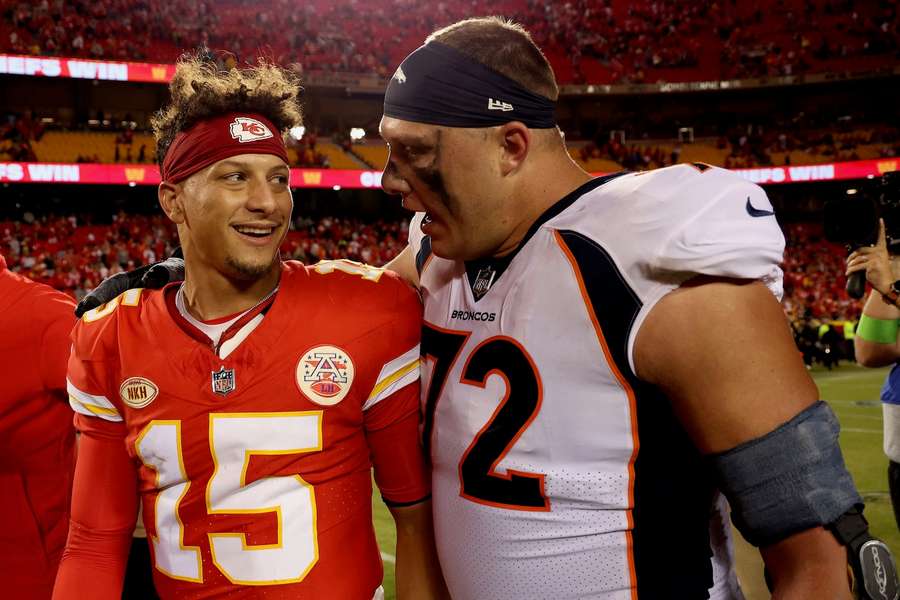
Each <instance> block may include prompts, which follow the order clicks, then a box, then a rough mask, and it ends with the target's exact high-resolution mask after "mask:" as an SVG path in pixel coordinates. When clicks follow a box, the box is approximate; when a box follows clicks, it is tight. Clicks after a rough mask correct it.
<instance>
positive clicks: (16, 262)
mask: <svg viewBox="0 0 900 600" xmlns="http://www.w3.org/2000/svg"><path fill="white" fill-rule="evenodd" d="M108 221H109V222H108V223H99V222H98V218H97V217H96V216H95V215H90V214H69V215H63V216H60V215H56V216H54V215H51V216H44V217H35V215H33V214H31V213H25V214H24V218H22V219H21V220H17V221H5V222H0V253H2V254H3V255H4V256H5V257H6V260H7V262H8V263H9V267H10V269H12V270H14V271H17V272H21V273H22V274H23V275H26V276H28V277H30V278H32V279H34V280H36V281H41V282H44V283H47V284H49V285H51V286H53V287H55V288H57V289H60V290H63V291H65V292H66V293H68V294H70V295H72V296H73V297H75V298H78V299H80V298H81V297H82V296H83V295H84V294H85V293H86V292H87V291H88V290H90V289H91V288H92V287H94V286H95V285H97V283H99V281H100V280H101V279H103V278H105V277H108V276H109V275H112V274H115V273H117V272H119V271H121V270H128V269H133V268H135V266H139V265H142V264H147V263H151V262H154V261H156V260H159V259H160V257H165V256H168V255H170V254H171V253H172V251H173V250H174V247H173V244H174V243H175V239H176V235H175V229H174V227H173V226H172V224H171V223H170V222H169V221H168V220H167V219H165V217H164V216H163V215H153V216H147V215H138V214H127V213H125V212H121V211H120V212H119V213H117V214H115V215H113V216H112V217H111V219H108ZM407 227H408V223H407V222H406V221H404V220H396V221H393V220H392V221H378V222H375V223H366V222H363V221H360V220H358V219H354V218H345V217H330V216H329V217H322V218H319V219H310V218H308V217H297V218H296V219H295V220H294V223H293V227H292V228H291V231H290V232H289V233H288V237H287V239H286V240H285V243H284V245H283V246H282V253H283V255H284V256H285V257H288V258H294V259H297V260H301V261H303V262H307V263H310V262H316V261H319V260H326V259H334V258H349V259H351V260H357V261H361V262H365V263H369V264H375V265H379V264H384V263H386V262H387V261H389V260H390V259H392V258H393V257H394V256H396V255H397V253H399V252H400V250H402V249H403V246H404V245H405V243H406V237H407V232H408V230H407ZM784 231H785V236H786V238H787V245H788V249H787V252H786V253H785V261H784V287H785V296H784V302H783V304H784V308H785V311H786V313H787V314H788V315H789V316H790V318H791V320H792V321H800V320H804V319H807V320H808V319H819V320H827V319H837V318H841V319H850V320H855V319H857V318H858V317H859V311H860V306H859V303H858V302H857V301H855V300H853V299H851V298H849V297H848V296H847V293H846V291H845V290H844V285H845V282H846V280H845V278H844V276H843V270H844V257H845V254H846V252H845V251H844V249H843V248H842V247H840V246H839V245H836V244H832V243H829V242H827V241H825V239H824V237H823V234H822V228H821V226H818V225H815V224H788V225H786V226H785V227H784Z"/></svg>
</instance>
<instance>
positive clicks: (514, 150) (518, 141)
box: [498, 121, 533, 175]
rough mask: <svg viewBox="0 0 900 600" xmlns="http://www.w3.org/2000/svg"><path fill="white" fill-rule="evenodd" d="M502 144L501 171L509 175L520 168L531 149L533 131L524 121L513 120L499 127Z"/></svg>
mask: <svg viewBox="0 0 900 600" xmlns="http://www.w3.org/2000/svg"><path fill="white" fill-rule="evenodd" d="M498 136H499V141H500V144H501V145H502V146H503V154H502V156H501V158H500V172H501V174H502V175H508V174H510V173H512V172H514V171H516V170H518V169H519V168H520V167H521V166H522V163H524V162H525V158H526V157H527V156H528V152H529V151H530V150H531V144H532V141H533V138H532V136H531V131H530V130H529V129H528V127H526V126H525V124H524V123H521V122H519V121H511V122H509V123H507V124H505V125H501V126H500V127H499V128H498Z"/></svg>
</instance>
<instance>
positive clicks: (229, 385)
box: [212, 365, 234, 396]
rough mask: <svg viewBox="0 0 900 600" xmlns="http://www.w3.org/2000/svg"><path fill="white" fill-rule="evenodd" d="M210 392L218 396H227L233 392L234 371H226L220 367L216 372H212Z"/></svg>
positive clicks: (223, 367)
mask: <svg viewBox="0 0 900 600" xmlns="http://www.w3.org/2000/svg"><path fill="white" fill-rule="evenodd" d="M212 391H213V392H215V393H216V394H219V395H220V396H227V395H228V394H229V393H230V392H233V391H234V369H226V368H225V365H222V366H221V367H220V368H219V370H218V371H213V372H212Z"/></svg>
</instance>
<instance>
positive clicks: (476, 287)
mask: <svg viewBox="0 0 900 600" xmlns="http://www.w3.org/2000/svg"><path fill="white" fill-rule="evenodd" d="M494 275H495V272H494V268H493V267H490V266H488V267H485V268H483V269H481V270H480V271H478V275H477V276H476V277H475V283H474V284H473V285H472V295H473V296H475V299H476V300H479V299H481V297H482V296H484V295H485V294H487V292H488V290H489V289H491V284H492V283H494Z"/></svg>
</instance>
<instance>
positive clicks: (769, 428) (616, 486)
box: [380, 18, 861, 600]
mask: <svg viewBox="0 0 900 600" xmlns="http://www.w3.org/2000/svg"><path fill="white" fill-rule="evenodd" d="M557 95H558V89H557V86H556V83H555V80H554V76H553V73H552V70H551V68H550V66H549V64H548V63H547V61H546V59H545V58H544V57H543V55H542V54H541V52H540V50H539V49H538V48H537V47H536V46H535V45H534V44H533V42H532V41H531V39H530V37H529V36H528V34H527V33H526V32H525V31H524V30H523V29H521V28H520V27H518V26H515V25H512V24H509V23H507V22H504V21H502V20H500V19H495V18H489V19H470V20H467V21H463V22H460V23H457V24H455V25H451V26H450V27H447V28H445V29H442V30H440V31H438V32H436V33H434V34H433V35H432V36H430V37H429V38H428V40H427V41H426V43H425V45H423V46H422V47H420V48H419V49H418V50H416V51H415V52H413V53H412V54H411V55H410V56H409V57H407V58H406V60H404V62H403V63H402V64H401V66H400V68H399V69H398V70H397V72H396V74H395V75H394V77H393V79H392V80H391V82H390V84H389V87H388V90H387V93H386V96H385V116H384V118H383V120H382V122H381V128H380V129H381V134H382V136H383V137H384V139H385V141H386V142H387V143H388V145H389V148H390V157H389V159H388V163H387V165H386V167H385V171H384V177H383V187H384V189H385V190H386V191H387V192H389V193H391V194H397V195H400V196H401V197H402V200H403V205H404V206H405V207H406V208H408V209H410V210H412V211H416V212H417V215H416V217H415V218H414V219H413V222H412V224H411V227H410V243H409V247H408V248H406V249H405V250H404V252H403V253H402V254H401V255H400V256H399V257H398V258H397V259H396V260H395V261H393V262H392V263H391V264H390V265H389V267H390V268H393V269H395V270H397V271H399V272H401V273H402V274H404V275H405V276H406V277H408V278H409V279H411V280H412V281H414V282H417V284H418V286H419V287H420V289H421V293H422V297H423V300H424V304H425V323H424V330H423V338H422V352H423V359H424V360H423V369H424V370H423V387H422V389H423V411H424V416H423V423H424V427H423V429H424V431H423V434H424V443H425V447H426V449H427V452H428V453H429V455H430V459H431V461H432V466H433V498H434V517H435V533H436V537H437V543H438V547H439V554H440V560H441V566H442V568H443V570H444V574H445V577H446V581H447V583H448V585H449V588H450V590H451V594H452V596H453V597H454V598H455V599H458V600H482V599H487V598H489V599H491V600H503V599H523V598H530V599H551V598H552V599H562V598H603V599H626V598H628V599H634V598H640V599H641V600H647V599H673V598H686V599H689V600H693V599H699V598H714V599H721V600H733V599H737V598H742V595H741V592H740V590H739V588H738V585H737V583H736V581H735V577H734V570H733V568H732V565H731V560H732V554H731V548H730V540H729V539H728V527H727V525H726V526H723V523H722V518H721V517H722V515H721V510H720V509H719V508H718V507H720V506H722V505H721V504H720V503H721V500H720V496H719V490H722V491H723V492H725V494H726V495H727V496H728V498H729V500H730V501H731V504H732V506H733V507H734V519H735V522H736V523H737V524H738V526H739V527H740V528H741V530H742V531H743V533H744V535H745V536H746V537H747V538H748V539H750V540H751V541H752V542H754V543H756V544H757V545H759V546H760V547H761V552H762V556H763V559H764V560H765V563H766V566H767V568H768V572H769V574H770V578H771V582H772V586H773V591H774V593H775V594H776V596H777V597H779V598H797V599H801V598H802V599H809V598H820V599H838V598H840V599H845V598H850V596H851V591H850V588H849V586H848V583H847V563H848V557H847V552H846V550H845V548H844V547H842V545H841V543H839V541H838V538H839V535H838V533H837V530H838V529H839V528H837V527H836V526H835V525H834V524H833V523H834V522H843V521H842V519H844V517H842V515H844V513H845V512H846V511H850V513H854V511H856V512H857V513H858V511H859V507H860V505H861V500H860V499H859V496H858V494H857V492H856V490H855V488H854V486H853V482H852V479H851V478H850V476H849V473H847V471H846V468H845V467H844V463H843V459H842V457H841V454H840V449H839V448H838V447H837V445H836V438H837V433H836V432H837V423H836V421H835V420H834V416H833V414H832V413H831V412H830V409H828V408H827V406H826V405H824V404H823V403H821V402H818V401H817V400H818V395H817V390H816V387H815V385H814V383H813V382H812V380H811V379H810V377H809V376H808V375H807V373H806V370H805V368H804V366H803V363H802V362H801V360H800V355H799V353H798V352H797V349H796V347H795V346H794V344H793V340H792V338H791V334H790V331H789V329H788V325H787V322H786V320H785V317H784V314H783V312H782V310H781V307H780V305H779V302H778V298H779V297H780V294H781V279H782V273H781V270H780V268H779V263H780V262H781V260H782V253H783V250H784V238H783V236H782V233H781V231H780V229H779V227H778V224H777V222H776V220H775V217H774V212H773V210H772V206H771V204H770V203H769V200H768V199H767V197H766V195H765V193H764V192H763V190H762V189H761V188H759V187H758V186H756V185H753V184H750V183H748V182H746V181H745V180H743V179H741V178H740V177H738V176H736V175H734V174H732V173H729V172H727V171H725V170H722V169H719V168H714V167H710V166H708V165H702V164H683V165H677V166H673V167H669V168H665V169H660V170H657V171H654V172H645V173H632V174H622V175H618V176H608V177H603V178H592V177H591V176H590V175H588V174H587V173H585V172H584V171H583V170H582V169H581V168H579V167H578V166H577V165H576V164H575V163H574V162H573V161H572V160H571V158H570V157H569V155H568V153H567V151H566V147H565V145H564V141H563V139H562V136H561V134H560V131H559V130H558V128H557V127H556V126H555V121H554V116H553V108H554V101H555V100H556V98H557ZM857 517H859V515H858V514H855V513H854V518H857ZM857 521H858V519H857ZM725 523H726V524H727V518H726V520H725ZM829 528H830V529H834V530H835V531H836V533H834V534H833V533H832V531H831V530H830V529H829ZM841 541H842V542H844V543H845V544H846V543H848V542H847V540H843V539H842V540H841Z"/></svg>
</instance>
